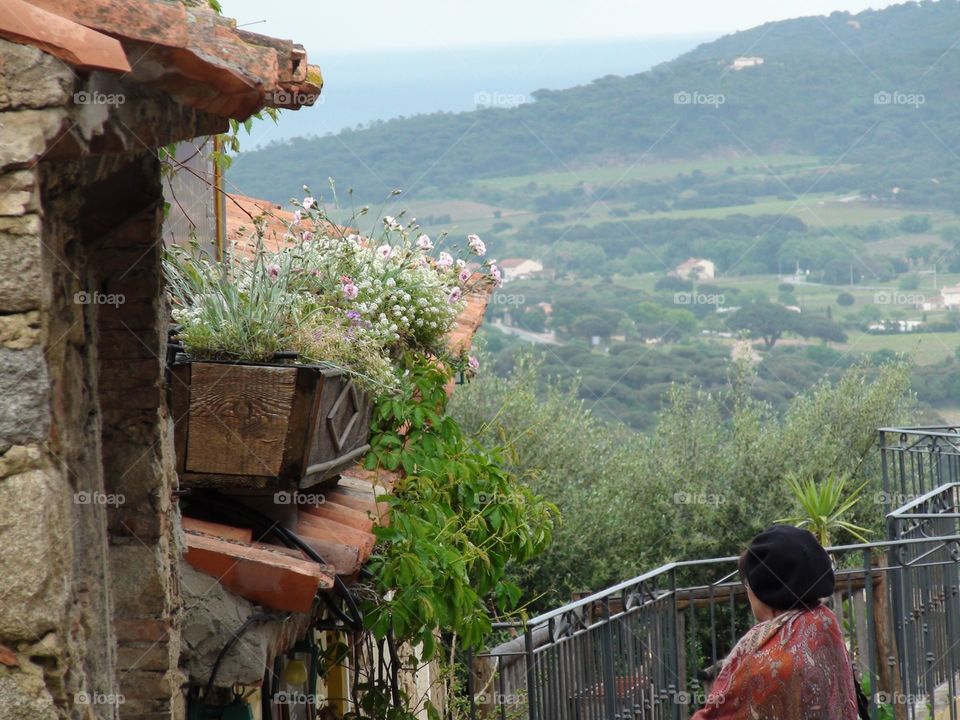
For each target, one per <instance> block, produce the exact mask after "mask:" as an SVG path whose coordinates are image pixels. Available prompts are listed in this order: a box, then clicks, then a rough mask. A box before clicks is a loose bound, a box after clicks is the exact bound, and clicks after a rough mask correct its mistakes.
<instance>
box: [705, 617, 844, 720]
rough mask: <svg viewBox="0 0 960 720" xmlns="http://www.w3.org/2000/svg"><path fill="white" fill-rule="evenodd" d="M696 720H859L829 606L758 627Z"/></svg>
mask: <svg viewBox="0 0 960 720" xmlns="http://www.w3.org/2000/svg"><path fill="white" fill-rule="evenodd" d="M691 720H857V696H856V693H855V691H854V686H853V673H852V670H851V665H850V657H849V655H848V654H847V648H846V646H845V645H844V644H843V635H842V633H841V631H840V623H839V622H838V621H837V618H836V616H835V615H834V614H833V613H832V612H831V611H830V609H829V608H827V607H826V606H825V605H819V606H817V607H816V608H813V609H811V610H790V611H787V612H785V613H783V614H781V615H778V616H777V617H775V618H773V619H772V620H767V621H766V622H762V623H758V624H757V625H755V626H754V627H753V628H752V629H751V630H750V631H749V632H748V633H747V634H746V635H744V636H743V637H742V638H741V639H740V642H738V643H737V645H736V647H734V648H733V650H732V651H731V652H730V655H729V657H728V658H727V659H726V661H725V662H724V665H723V669H722V670H721V671H720V674H719V675H718V676H717V680H716V682H715V683H714V684H713V688H712V689H711V691H710V695H709V697H708V698H707V704H706V705H705V706H704V708H703V709H702V710H700V711H698V712H697V713H695V714H694V716H693V717H692V718H691Z"/></svg>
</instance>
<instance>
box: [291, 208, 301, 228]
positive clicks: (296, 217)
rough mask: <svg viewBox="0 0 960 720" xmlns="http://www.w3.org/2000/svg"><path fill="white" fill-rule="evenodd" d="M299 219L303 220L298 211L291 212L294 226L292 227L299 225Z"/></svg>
mask: <svg viewBox="0 0 960 720" xmlns="http://www.w3.org/2000/svg"><path fill="white" fill-rule="evenodd" d="M301 218H303V214H302V213H301V212H300V211H299V210H294V212H293V224H294V225H299V224H300V220H301Z"/></svg>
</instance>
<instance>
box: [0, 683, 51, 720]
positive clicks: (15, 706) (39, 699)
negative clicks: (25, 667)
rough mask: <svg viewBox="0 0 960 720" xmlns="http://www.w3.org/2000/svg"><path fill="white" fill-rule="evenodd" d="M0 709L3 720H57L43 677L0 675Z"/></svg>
mask: <svg viewBox="0 0 960 720" xmlns="http://www.w3.org/2000/svg"><path fill="white" fill-rule="evenodd" d="M0 708H3V717H4V720H58V717H59V716H58V714H57V710H56V707H55V706H54V704H53V698H52V697H51V696H50V693H48V692H47V689H46V687H45V686H44V684H43V676H42V675H35V674H29V673H22V672H15V673H10V674H0Z"/></svg>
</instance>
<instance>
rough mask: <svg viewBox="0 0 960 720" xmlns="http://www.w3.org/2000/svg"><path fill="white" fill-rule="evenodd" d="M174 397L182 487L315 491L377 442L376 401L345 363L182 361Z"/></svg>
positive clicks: (173, 380)
mask: <svg viewBox="0 0 960 720" xmlns="http://www.w3.org/2000/svg"><path fill="white" fill-rule="evenodd" d="M170 396H171V407H172V411H173V416H174V444H175V446H176V453H177V472H178V474H179V476H180V484H181V486H183V487H216V488H248V489H263V490H278V489H287V490H289V489H299V488H307V487H310V486H313V485H316V484H318V483H321V482H323V481H324V480H328V479H329V478H332V477H334V476H336V475H337V474H339V472H340V471H342V470H344V469H345V468H346V467H348V466H349V465H351V464H353V463H355V462H356V461H357V460H358V459H359V458H360V457H362V455H363V454H364V453H365V452H366V451H367V450H368V449H369V447H370V446H369V444H368V441H369V437H370V413H371V407H372V404H371V402H370V400H369V398H367V397H366V395H365V394H364V393H362V392H360V391H359V390H358V389H357V388H356V386H355V385H354V383H353V381H352V380H351V379H350V378H349V377H347V376H346V375H344V374H343V373H341V372H340V371H339V370H333V369H331V368H326V367H323V366H316V365H253V364H235V363H220V362H206V361H187V362H175V363H174V365H173V367H172V369H171V372H170Z"/></svg>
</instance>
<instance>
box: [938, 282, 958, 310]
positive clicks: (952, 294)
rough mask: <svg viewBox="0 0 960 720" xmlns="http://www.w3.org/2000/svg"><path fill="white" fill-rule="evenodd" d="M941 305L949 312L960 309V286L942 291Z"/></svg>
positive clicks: (942, 289)
mask: <svg viewBox="0 0 960 720" xmlns="http://www.w3.org/2000/svg"><path fill="white" fill-rule="evenodd" d="M940 305H941V307H945V308H947V309H949V310H953V309H955V308H958V307H960V285H954V286H953V287H945V288H941V289H940Z"/></svg>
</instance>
